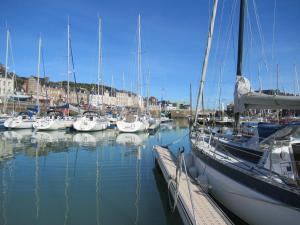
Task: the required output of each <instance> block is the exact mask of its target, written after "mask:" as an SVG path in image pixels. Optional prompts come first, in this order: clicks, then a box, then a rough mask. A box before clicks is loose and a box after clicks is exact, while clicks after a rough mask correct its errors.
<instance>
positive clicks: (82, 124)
mask: <svg viewBox="0 0 300 225" xmlns="http://www.w3.org/2000/svg"><path fill="white" fill-rule="evenodd" d="M108 126H109V123H108V121H106V120H103V119H99V118H93V120H90V119H89V118H87V117H81V118H79V119H77V120H76V121H75V122H74V123H73V128H74V129H75V130H77V131H101V130H105V129H106V128H107V127H108Z"/></svg>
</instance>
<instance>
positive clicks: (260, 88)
mask: <svg viewBox="0 0 300 225" xmlns="http://www.w3.org/2000/svg"><path fill="white" fill-rule="evenodd" d="M258 81H259V92H260V93H261V91H262V84H261V79H260V65H259V64H258Z"/></svg>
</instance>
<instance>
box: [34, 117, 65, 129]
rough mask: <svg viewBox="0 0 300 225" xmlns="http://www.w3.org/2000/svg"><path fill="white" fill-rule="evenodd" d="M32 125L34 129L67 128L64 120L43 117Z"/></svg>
mask: <svg viewBox="0 0 300 225" xmlns="http://www.w3.org/2000/svg"><path fill="white" fill-rule="evenodd" d="M33 127H34V128H35V129H36V130H40V131H42V130H45V131H47V130H48V131H51V130H62V129H66V128H67V124H66V122H65V121H64V120H59V119H54V120H47V119H43V120H40V121H37V122H36V123H35V124H34V125H33Z"/></svg>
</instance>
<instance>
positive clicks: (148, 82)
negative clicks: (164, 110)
mask: <svg viewBox="0 0 300 225" xmlns="http://www.w3.org/2000/svg"><path fill="white" fill-rule="evenodd" d="M149 94H150V70H149V71H148V77H147V111H148V112H149Z"/></svg>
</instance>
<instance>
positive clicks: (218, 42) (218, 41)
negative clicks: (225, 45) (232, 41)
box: [212, 0, 225, 74]
mask: <svg viewBox="0 0 300 225" xmlns="http://www.w3.org/2000/svg"><path fill="white" fill-rule="evenodd" d="M224 5H225V0H223V4H222V9H221V19H220V25H219V30H218V37H217V44H216V50H215V55H214V59H213V63H212V65H216V64H217V59H218V58H220V57H218V53H219V46H220V36H221V27H222V24H223V15H224ZM216 68H217V66H214V71H213V74H216Z"/></svg>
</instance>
